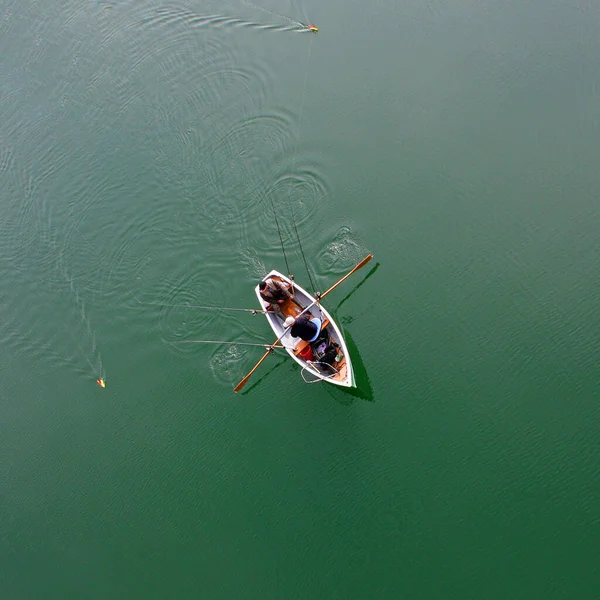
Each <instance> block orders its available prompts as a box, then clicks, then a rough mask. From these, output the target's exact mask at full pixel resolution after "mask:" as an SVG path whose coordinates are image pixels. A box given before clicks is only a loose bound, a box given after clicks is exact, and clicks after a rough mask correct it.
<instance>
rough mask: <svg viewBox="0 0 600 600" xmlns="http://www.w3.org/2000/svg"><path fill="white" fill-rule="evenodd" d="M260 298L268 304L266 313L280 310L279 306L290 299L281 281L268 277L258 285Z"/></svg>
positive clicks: (285, 286) (288, 291) (287, 289)
mask: <svg viewBox="0 0 600 600" xmlns="http://www.w3.org/2000/svg"><path fill="white" fill-rule="evenodd" d="M258 290H259V292H260V297H261V298H262V299H263V300H264V301H265V302H268V303H269V306H267V310H268V311H275V310H281V305H282V304H283V303H284V302H285V301H286V300H289V299H290V298H291V297H292V294H290V290H289V288H288V286H287V285H286V284H285V283H283V282H282V281H278V280H277V279H273V278H272V277H269V278H267V279H265V280H264V281H261V282H260V283H259V284H258Z"/></svg>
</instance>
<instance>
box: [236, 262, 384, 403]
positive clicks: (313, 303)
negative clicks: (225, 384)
mask: <svg viewBox="0 0 600 600" xmlns="http://www.w3.org/2000/svg"><path fill="white" fill-rule="evenodd" d="M372 258H373V255H372V254H369V255H368V256H366V257H365V258H363V259H362V260H361V261H360V262H359V263H358V264H357V265H356V266H355V267H354V269H352V271H350V272H349V273H346V275H344V276H343V277H342V278H341V279H340V280H339V281H338V282H337V283H335V284H334V285H332V286H331V287H330V288H329V289H328V290H327V291H326V292H325V293H323V294H321V295H320V296H319V297H318V299H317V300H315V301H314V302H312V303H311V304H309V305H308V306H307V307H306V308H305V309H304V310H303V311H302V312H301V313H300V315H302V314H304V313H305V312H306V311H307V310H309V309H310V308H311V307H312V306H314V305H315V304H316V303H317V302H318V301H320V300H321V299H322V298H325V296H327V294H329V292H331V291H333V290H334V289H335V288H336V287H337V286H338V285H340V283H342V281H346V279H348V277H350V275H352V273H355V272H356V271H358V270H359V269H360V268H361V267H364V266H365V265H366V264H367V263H368V262H369V261H370V260H371V259H372ZM300 315H298V316H300ZM288 329H289V327H286V328H285V329H284V330H283V333H282V334H281V335H280V336H279V337H278V338H277V339H276V340H275V341H274V342H273V344H272V345H271V346H269V348H268V349H267V351H266V352H265V353H264V355H263V357H262V358H261V359H260V360H259V361H258V362H257V363H256V364H255V365H254V368H253V369H252V371H250V373H248V375H246V377H244V379H242V380H241V381H240V382H239V383H238V384H237V385H236V386H235V387H234V388H233V391H234V392H239V391H240V390H241V389H242V388H243V387H244V386H245V385H246V383H248V379H250V377H251V376H252V375H253V373H254V371H256V369H258V367H260V365H261V364H262V363H263V361H264V360H265V358H267V356H269V354H271V352H273V348H274V347H275V345H276V344H277V342H279V340H281V338H282V337H283V336H284V335H285V334H286V333H287V331H288Z"/></svg>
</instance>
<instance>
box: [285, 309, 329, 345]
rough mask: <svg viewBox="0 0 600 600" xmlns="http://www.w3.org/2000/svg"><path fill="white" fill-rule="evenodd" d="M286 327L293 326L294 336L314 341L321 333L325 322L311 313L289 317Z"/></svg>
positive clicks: (291, 330)
mask: <svg viewBox="0 0 600 600" xmlns="http://www.w3.org/2000/svg"><path fill="white" fill-rule="evenodd" d="M283 324H284V325H285V327H291V329H290V333H291V335H292V337H299V338H300V339H302V340H305V341H306V342H314V341H315V340H316V339H317V338H318V337H319V334H320V333H321V326H322V325H323V322H322V321H321V319H318V318H317V317H313V316H312V315H310V314H306V313H305V314H303V315H300V316H299V317H288V318H287V319H286V320H285V321H284V323H283Z"/></svg>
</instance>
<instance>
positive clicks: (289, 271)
mask: <svg viewBox="0 0 600 600" xmlns="http://www.w3.org/2000/svg"><path fill="white" fill-rule="evenodd" d="M269 199H270V200H271V205H272V206H273V215H274V216H275V223H276V225H277V233H279V241H280V242H281V251H282V252H283V258H284V260H285V266H286V268H287V273H288V277H289V278H290V279H291V280H293V279H294V276H293V275H292V272H291V270H290V265H289V263H288V259H287V255H286V253H285V247H284V245H283V236H282V235H281V228H280V227H279V219H278V218H277V211H276V210H275V202H273V198H271V196H269Z"/></svg>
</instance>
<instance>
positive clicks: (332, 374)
mask: <svg viewBox="0 0 600 600" xmlns="http://www.w3.org/2000/svg"><path fill="white" fill-rule="evenodd" d="M307 365H308V366H310V367H313V368H315V370H318V368H316V367H315V365H321V366H322V367H327V368H329V369H331V370H332V371H334V372H333V373H330V374H328V373H320V375H321V376H322V377H317V376H316V375H315V373H313V372H312V371H311V370H310V369H309V368H307V367H302V371H300V375H302V379H303V380H304V383H319V381H325V379H329V378H330V377H335V376H336V375H337V374H338V373H339V371H338V370H337V369H336V368H335V367H334V366H333V365H330V364H328V363H324V362H320V361H308V362H307ZM305 371H306V372H307V373H310V374H311V375H312V376H313V377H317V378H316V379H313V380H312V381H309V380H308V379H306V377H305V376H304V372H305ZM324 378H325V379H324Z"/></svg>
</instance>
